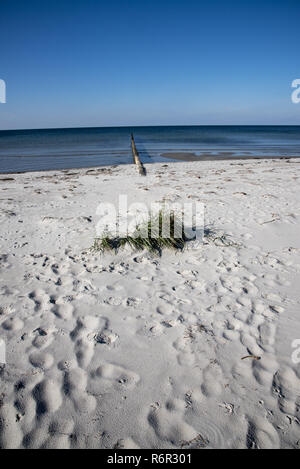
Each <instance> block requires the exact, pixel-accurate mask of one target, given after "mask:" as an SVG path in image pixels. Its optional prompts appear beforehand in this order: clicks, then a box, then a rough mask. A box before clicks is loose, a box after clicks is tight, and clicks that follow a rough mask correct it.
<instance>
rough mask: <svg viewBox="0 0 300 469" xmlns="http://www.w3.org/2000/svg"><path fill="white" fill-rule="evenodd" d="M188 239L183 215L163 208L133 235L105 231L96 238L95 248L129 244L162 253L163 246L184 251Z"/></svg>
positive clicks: (103, 248)
mask: <svg viewBox="0 0 300 469" xmlns="http://www.w3.org/2000/svg"><path fill="white" fill-rule="evenodd" d="M166 229H167V234H166ZM187 241H188V238H187V237H186V235H185V229H184V223H183V221H182V217H181V216H179V215H176V214H175V213H174V212H170V213H164V212H163V211H162V210H161V211H159V212H158V214H157V215H151V217H150V218H149V220H147V221H146V222H144V223H142V224H141V225H139V226H137V227H136V229H135V231H134V232H133V234H132V235H127V236H111V235H110V234H109V233H104V234H103V236H102V237H101V238H96V239H95V242H94V245H93V249H94V250H96V251H102V252H105V251H118V249H120V248H122V247H124V246H125V245H129V246H131V247H132V248H133V249H135V250H137V251H143V250H144V249H147V250H148V251H150V252H153V253H157V254H159V255H161V252H162V249H163V248H168V249H173V250H179V251H182V250H183V249H184V246H185V244H186V242H187Z"/></svg>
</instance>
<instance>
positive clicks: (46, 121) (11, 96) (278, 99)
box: [0, 0, 300, 129]
mask: <svg viewBox="0 0 300 469" xmlns="http://www.w3.org/2000/svg"><path fill="white" fill-rule="evenodd" d="M299 44H300V1H299V0H209V1H208V0H206V1H201V0H159V1H158V0H139V1H136V0H119V1H118V0H110V1H102V0H78V1H76V0H60V1H57V0H51V1H49V0H42V1H41V0H39V1H37V0H23V1H18V0H0V79H2V80H4V81H5V83H6V104H1V103H0V129H26V128H58V127H81V126H85V127H86V126H90V127H97V126H123V125H125V126H126V125H128V126H134V125H231V124H237V125H248V124H249V125H252V124H257V125H258V124H262V125H268V124H273V125H275V124H278V125H280V124H283V125H289V124H291V125H293V124H295V125H300V103H299V104H294V103H293V102H292V100H291V94H292V91H293V89H292V88H291V84H292V82H293V80H295V79H297V78H300V49H299Z"/></svg>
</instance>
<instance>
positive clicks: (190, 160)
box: [0, 152, 300, 175]
mask: <svg viewBox="0 0 300 469" xmlns="http://www.w3.org/2000/svg"><path fill="white" fill-rule="evenodd" d="M184 153H186V154H187V152H184ZM188 154H191V155H193V156H194V155H195V153H193V152H191V153H188ZM164 155H169V154H164ZM170 155H172V156H164V158H165V159H166V161H153V162H152V163H149V162H146V163H145V162H143V161H142V163H143V165H144V166H145V167H148V166H149V167H151V166H152V165H155V164H162V165H163V164H170V163H184V162H195V163H196V162H198V163H205V162H211V161H232V162H234V161H243V160H245V161H248V160H255V161H257V160H258V161H265V160H267V161H273V160H274V161H276V160H297V159H298V158H300V156H270V157H266V156H263V157H260V156H251V155H249V156H240V157H234V158H226V157H223V156H222V157H209V156H207V157H205V159H203V160H201V159H199V158H198V157H197V159H189V157H188V156H186V157H182V156H181V158H180V159H179V158H178V159H177V160H176V158H174V155H176V153H171V154H170ZM181 155H182V154H181ZM172 158H174V161H170V160H172ZM130 165H132V163H119V164H115V163H114V164H111V165H107V164H106V165H100V166H99V165H97V166H84V167H76V166H75V167H71V168H58V169H34V170H32V169H31V170H29V171H14V172H2V171H0V175H12V174H15V175H17V174H28V173H37V172H51V171H57V172H59V171H60V172H64V171H65V172H68V171H75V170H76V171H80V170H82V171H84V170H92V169H100V168H116V167H126V166H130Z"/></svg>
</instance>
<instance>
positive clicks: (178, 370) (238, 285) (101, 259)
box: [0, 159, 300, 449]
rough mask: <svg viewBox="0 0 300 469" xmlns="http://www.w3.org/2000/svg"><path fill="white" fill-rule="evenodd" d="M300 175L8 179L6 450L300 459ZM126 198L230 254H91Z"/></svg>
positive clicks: (2, 324)
mask: <svg viewBox="0 0 300 469" xmlns="http://www.w3.org/2000/svg"><path fill="white" fill-rule="evenodd" d="M299 163H300V161H299V160H297V159H290V160H284V159H283V160H280V159H277V160H271V159H269V160H255V161H254V160H246V161H242V160H236V161H232V160H231V161H217V162H216V161H207V162H183V163H179V162H178V163H170V162H168V161H167V163H166V164H160V163H157V164H153V165H147V166H146V168H147V176H146V177H142V176H140V175H139V174H138V172H137V170H136V168H135V167H134V166H133V165H124V166H115V167H105V168H103V167H102V168H94V169H89V170H87V169H75V170H65V171H49V172H34V173H23V174H9V175H3V174H2V175H0V209H1V211H0V217H1V228H0V234H1V251H0V255H1V257H0V259H1V264H0V279H1V290H0V293H1V298H0V339H2V340H3V342H4V344H5V346H6V363H5V364H3V365H1V371H0V447H1V448H171V449H172V448H173V449H174V448H183V449H190V448H299V447H300V412H299V409H300V363H297V361H298V360H297V358H299V362H300V352H299V353H298V354H297V348H298V349H299V348H300V341H299V342H298V346H297V344H296V342H295V341H296V340H297V339H300V310H299V303H300V290H299V285H300V191H299V177H300V176H299V174H300V173H299V171H300V164H299ZM119 194H127V195H128V198H129V202H137V201H139V202H147V203H149V202H151V201H158V202H159V201H162V200H168V201H170V202H176V201H180V202H184V201H186V202H188V201H191V200H195V201H199V202H202V203H204V204H205V224H206V226H209V227H212V228H213V229H214V230H216V232H217V233H219V234H220V236H221V235H222V234H224V235H225V236H230V239H231V240H232V241H233V244H232V245H229V246H227V245H222V243H218V242H215V243H204V244H203V245H202V246H201V247H200V248H198V249H194V250H191V249H187V250H186V251H184V252H182V253H181V252H178V253H174V252H172V251H168V250H164V251H163V254H162V256H161V257H158V256H155V255H152V254H149V253H148V252H133V251H132V250H130V249H125V250H124V251H119V252H118V253H117V254H114V253H109V254H107V253H106V254H101V253H97V252H93V251H91V250H90V247H91V246H92V244H93V241H94V238H95V229H96V223H97V221H98V217H97V215H96V208H97V206H98V204H99V203H100V202H115V203H116V202H117V198H118V195H119ZM293 345H294V346H293ZM293 353H294V355H293ZM245 357H246V358H245Z"/></svg>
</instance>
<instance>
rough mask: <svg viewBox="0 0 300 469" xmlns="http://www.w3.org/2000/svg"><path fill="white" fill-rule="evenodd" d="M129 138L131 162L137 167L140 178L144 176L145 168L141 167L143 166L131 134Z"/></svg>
mask: <svg viewBox="0 0 300 469" xmlns="http://www.w3.org/2000/svg"><path fill="white" fill-rule="evenodd" d="M130 138H131V149H132V156H133V162H134V163H135V164H136V165H137V167H138V171H139V173H140V174H141V176H146V170H145V168H144V166H143V164H142V162H141V160H140V157H139V154H138V151H137V149H136V146H135V142H134V138H133V135H132V134H131V136H130Z"/></svg>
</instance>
